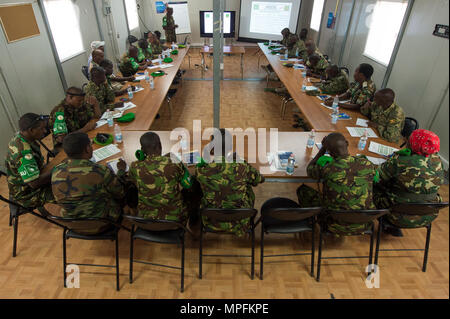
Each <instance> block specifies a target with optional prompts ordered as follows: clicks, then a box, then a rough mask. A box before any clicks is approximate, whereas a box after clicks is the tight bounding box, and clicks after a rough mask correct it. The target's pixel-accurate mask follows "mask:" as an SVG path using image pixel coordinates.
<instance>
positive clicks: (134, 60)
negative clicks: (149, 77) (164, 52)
mask: <svg viewBox="0 0 450 319" xmlns="http://www.w3.org/2000/svg"><path fill="white" fill-rule="evenodd" d="M138 54H139V50H138V48H136V47H135V46H134V45H131V46H130V47H129V48H128V52H127V53H124V54H123V56H122V58H121V59H120V63H119V70H120V72H121V73H122V75H123V76H125V77H128V76H133V75H135V74H136V72H137V71H138V70H145V69H147V66H148V63H147V61H145V60H143V61H142V62H139V57H138ZM150 64H151V63H150Z"/></svg>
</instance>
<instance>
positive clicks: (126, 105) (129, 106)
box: [114, 102, 137, 112]
mask: <svg viewBox="0 0 450 319" xmlns="http://www.w3.org/2000/svg"><path fill="white" fill-rule="evenodd" d="M135 107H137V106H136V104H134V103H132V102H125V103H124V104H123V106H122V107H116V108H115V109H114V110H117V111H120V112H125V111H126V110H129V109H133V108H135Z"/></svg>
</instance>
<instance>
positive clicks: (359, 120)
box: [356, 118, 369, 127]
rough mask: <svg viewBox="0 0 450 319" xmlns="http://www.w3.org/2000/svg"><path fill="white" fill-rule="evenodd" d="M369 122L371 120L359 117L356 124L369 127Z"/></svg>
mask: <svg viewBox="0 0 450 319" xmlns="http://www.w3.org/2000/svg"><path fill="white" fill-rule="evenodd" d="M368 122H369V120H363V119H360V118H358V119H357V120H356V125H358V126H362V127H369V125H368V124H367V123H368Z"/></svg>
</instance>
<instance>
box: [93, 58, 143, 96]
mask: <svg viewBox="0 0 450 319" xmlns="http://www.w3.org/2000/svg"><path fill="white" fill-rule="evenodd" d="M100 66H101V67H102V68H103V69H105V75H106V82H107V83H108V86H109V87H110V88H111V89H112V90H113V91H114V95H115V96H120V95H123V94H126V93H127V89H128V87H124V85H125V81H133V80H134V79H135V77H134V76H129V77H117V76H115V75H114V74H113V64H112V62H111V61H110V60H106V59H105V60H103V61H102V63H100ZM130 87H131V88H132V89H133V91H134V89H135V88H134V86H133V85H130Z"/></svg>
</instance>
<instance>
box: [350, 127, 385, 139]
mask: <svg viewBox="0 0 450 319" xmlns="http://www.w3.org/2000/svg"><path fill="white" fill-rule="evenodd" d="M347 131H348V132H349V133H350V135H351V136H352V137H361V136H363V134H364V132H365V131H367V137H369V138H370V137H372V138H377V137H378V136H377V134H375V132H374V131H373V130H372V129H371V128H370V127H369V128H364V127H347Z"/></svg>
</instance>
